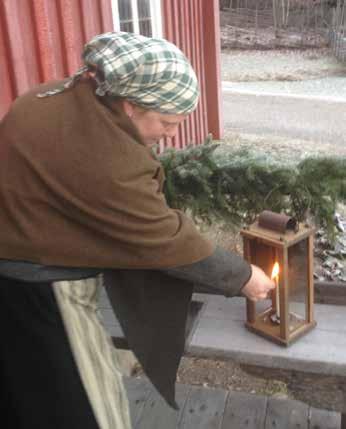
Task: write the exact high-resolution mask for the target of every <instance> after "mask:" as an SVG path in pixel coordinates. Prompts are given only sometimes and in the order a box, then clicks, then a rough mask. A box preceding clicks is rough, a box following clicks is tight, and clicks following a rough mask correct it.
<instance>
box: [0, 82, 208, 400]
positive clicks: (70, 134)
mask: <svg viewBox="0 0 346 429" xmlns="http://www.w3.org/2000/svg"><path fill="white" fill-rule="evenodd" d="M52 87H56V84H54V85H43V86H40V87H39V88H38V89H36V90H33V91H31V92H30V93H28V94H26V95H24V96H22V97H20V98H18V99H17V100H16V102H15V103H14V104H13V107H12V109H11V110H10V112H9V113H8V114H7V115H6V117H5V118H4V119H3V120H2V122H1V123H0V159H1V169H0V222H1V228H0V234H1V235H0V259H1V258H3V259H7V260H14V261H20V260H21V261H28V262H35V263H39V264H42V265H44V266H47V265H54V266H64V267H95V268H99V269H101V270H102V271H103V273H104V282H105V287H106V289H107V292H108V295H109V298H110V300H111V303H112V306H113V309H114V310H115V313H116V315H117V317H118V320H119V322H120V324H121V327H122V329H123V331H124V333H125V335H126V339H127V342H128V345H129V347H130V348H131V349H132V350H133V351H134V353H135V354H136V356H137V358H138V359H139V362H140V363H141V365H142V367H143V369H144V371H145V373H146V374H147V375H148V377H149V378H150V380H151V381H152V383H153V384H154V386H155V387H156V388H157V389H158V391H159V392H160V393H161V394H162V395H163V397H164V398H165V399H166V401H167V402H168V403H169V404H170V405H171V406H172V407H174V408H177V404H176V402H175V397H174V396H175V394H174V392H175V378H176V373H177V369H178V366H179V362H180V358H181V356H182V354H183V351H184V346H185V323H186V320H187V314H188V308H189V303H190V300H191V295H192V289H193V285H192V284H191V283H189V282H187V281H184V280H178V279H175V278H173V277H170V276H169V275H167V274H165V273H164V272H162V271H160V270H159V269H161V268H162V269H164V268H172V267H178V266H181V265H188V264H192V263H194V262H198V261H200V260H202V259H204V258H206V257H208V256H210V255H211V254H212V253H213V251H214V249H213V247H212V245H211V244H210V243H209V242H207V241H205V240H204V239H203V238H202V237H201V235H200V234H199V233H198V231H197V230H196V229H195V227H194V225H193V224H192V222H191V221H190V220H189V219H188V218H186V217H185V216H184V214H183V213H181V212H179V211H175V210H171V209H170V208H169V207H167V204H166V201H165V198H164V195H163V193H162V188H163V180H164V179H163V176H164V175H163V169H162V167H161V165H160V163H159V162H158V161H157V160H156V159H155V158H154V157H153V155H152V153H151V151H150V149H148V148H147V147H145V146H144V145H143V144H142V143H141V139H140V137H139V135H138V134H137V131H136V129H135V128H134V127H133V126H132V125H131V123H130V121H129V119H128V118H127V117H126V116H125V115H124V113H123V112H122V111H121V110H117V109H116V108H113V110H110V109H109V108H108V107H106V106H105V105H104V104H103V103H101V102H100V99H98V98H96V96H95V95H94V93H93V88H92V87H91V85H90V84H89V83H88V82H80V83H78V84H77V86H76V87H75V88H73V89H71V90H69V91H66V92H63V93H61V94H59V95H55V96H52V97H47V98H43V99H40V98H37V97H36V93H37V92H42V91H45V90H48V89H50V88H52ZM104 269H106V270H104Z"/></svg>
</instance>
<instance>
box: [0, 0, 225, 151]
mask: <svg viewBox="0 0 346 429" xmlns="http://www.w3.org/2000/svg"><path fill="white" fill-rule="evenodd" d="M161 1H162V11H163V21H164V35H165V37H166V38H167V39H169V40H171V41H172V42H173V43H175V44H176V45H177V46H179V47H180V48H181V49H182V50H183V51H184V52H185V54H186V55H187V56H188V57H189V59H190V60H191V62H192V64H193V66H194V69H195V70H196V73H197V76H198V78H199V81H200V84H201V88H202V96H201V101H200V103H199V106H198V108H197V110H196V112H194V113H193V114H192V115H191V116H190V118H189V120H187V121H186V122H185V123H184V125H183V126H182V127H181V129H180V130H179V133H178V136H177V137H176V138H175V139H173V141H172V142H166V145H173V146H174V147H177V148H178V147H185V146H186V145H187V144H189V143H193V144H199V143H201V142H203V141H204V139H205V138H206V136H207V135H208V134H209V133H210V132H211V133H213V135H214V137H215V138H220V137H221V130H222V123H221V107H220V100H221V98H220V72H219V61H220V56H219V51H220V46H219V43H220V42H219V40H220V37H219V22H218V19H219V15H218V14H219V5H218V0H161ZM112 30H113V23H112V11H111V1H110V0H0V85H1V89H0V118H1V117H2V116H3V115H4V114H5V113H6V111H7V110H8V108H9V105H10V104H11V102H12V100H13V99H14V98H16V97H17V96H18V95H20V94H22V93H23V92H25V91H26V90H28V89H29V88H31V87H33V86H35V85H37V84H38V83H40V82H45V81H48V80H53V79H61V78H63V77H65V76H68V75H70V74H72V73H74V72H75V71H76V70H77V69H78V67H79V66H80V53H81V50H82V47H83V44H84V43H85V42H86V41H87V40H89V39H90V38H91V37H92V36H94V35H95V34H99V33H103V32H106V31H112Z"/></svg>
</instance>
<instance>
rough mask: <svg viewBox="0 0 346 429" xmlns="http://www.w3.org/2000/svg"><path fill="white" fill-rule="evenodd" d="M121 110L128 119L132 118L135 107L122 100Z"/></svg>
mask: <svg viewBox="0 0 346 429" xmlns="http://www.w3.org/2000/svg"><path fill="white" fill-rule="evenodd" d="M123 109H124V112H125V113H126V115H127V116H128V117H129V118H132V116H133V113H134V109H135V106H134V105H133V104H132V103H130V102H129V101H127V100H123Z"/></svg>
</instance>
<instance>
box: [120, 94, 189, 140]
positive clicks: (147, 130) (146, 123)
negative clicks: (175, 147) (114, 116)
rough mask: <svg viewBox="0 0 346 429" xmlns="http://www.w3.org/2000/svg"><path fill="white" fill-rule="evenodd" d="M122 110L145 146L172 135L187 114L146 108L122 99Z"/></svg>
mask: <svg viewBox="0 0 346 429" xmlns="http://www.w3.org/2000/svg"><path fill="white" fill-rule="evenodd" d="M124 110H125V113H126V114H127V115H128V116H129V118H130V119H131V121H132V122H133V124H134V125H135V127H136V128H137V130H138V132H139V134H140V136H141V137H142V139H143V142H144V144H145V145H146V146H153V145H155V144H156V143H158V142H159V141H160V140H161V139H162V138H165V137H168V138H172V137H174V136H175V134H176V133H177V130H178V126H179V124H180V123H181V122H183V121H184V120H185V119H186V117H187V116H188V115H172V114H167V113H159V112H155V111H154V110H146V109H143V108H142V107H139V106H136V105H134V104H132V103H129V102H128V101H126V100H125V101H124Z"/></svg>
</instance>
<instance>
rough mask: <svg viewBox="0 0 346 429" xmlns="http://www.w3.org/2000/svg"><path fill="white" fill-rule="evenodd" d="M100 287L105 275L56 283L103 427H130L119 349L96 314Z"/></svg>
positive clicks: (76, 355) (79, 363) (82, 373)
mask: <svg viewBox="0 0 346 429" xmlns="http://www.w3.org/2000/svg"><path fill="white" fill-rule="evenodd" d="M101 287H102V276H98V277H96V278H91V279H87V280H77V281H60V282H55V283H53V290H54V293H55V297H56V300H57V303H58V306H59V309H60V312H61V316H62V319H63V321H64V325H65V329H66V332H67V336H68V338H69V341H70V345H71V349H72V352H73V355H74V358H75V361H76V364H77V367H78V369H79V374H80V376H81V379H82V382H83V385H84V387H85V390H86V393H87V395H88V397H89V401H90V404H91V406H92V409H93V411H94V414H95V418H96V420H97V422H98V424H99V426H100V429H130V428H131V422H130V414H129V406H128V400H127V396H126V391H125V388H124V385H123V381H122V374H121V372H120V366H119V362H118V359H117V350H116V349H115V347H114V346H113V344H112V342H111V339H110V337H109V336H108V334H107V333H106V332H105V329H104V328H103V326H102V324H101V322H100V320H99V317H98V314H97V310H98V307H97V302H98V296H99V292H100V289H101Z"/></svg>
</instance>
